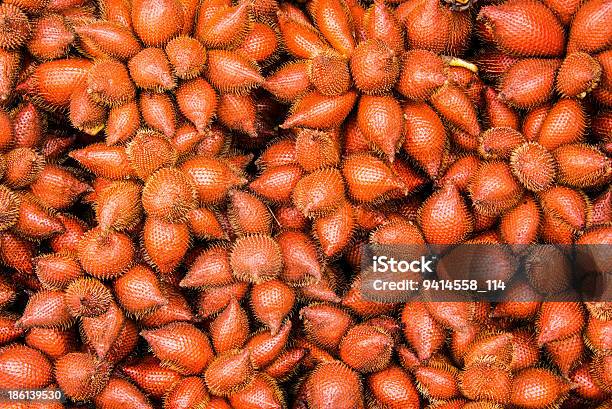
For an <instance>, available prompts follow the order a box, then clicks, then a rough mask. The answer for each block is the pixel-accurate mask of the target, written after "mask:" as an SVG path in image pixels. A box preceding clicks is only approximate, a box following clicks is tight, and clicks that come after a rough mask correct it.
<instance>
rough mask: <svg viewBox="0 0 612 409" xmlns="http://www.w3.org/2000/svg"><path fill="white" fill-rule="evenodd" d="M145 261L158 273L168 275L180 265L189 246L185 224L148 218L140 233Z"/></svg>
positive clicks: (187, 227) (189, 235) (187, 229)
mask: <svg viewBox="0 0 612 409" xmlns="http://www.w3.org/2000/svg"><path fill="white" fill-rule="evenodd" d="M142 243H143V245H144V249H145V251H146V257H147V260H148V261H149V262H150V263H151V264H152V265H153V266H155V267H156V268H157V269H158V270H159V272H160V273H162V274H170V273H171V272H172V271H174V269H175V268H176V267H177V266H178V265H179V264H180V263H181V261H182V260H183V257H184V256H185V254H186V253H187V250H188V249H189V246H190V244H191V233H190V232H189V226H187V223H171V222H166V221H164V220H161V219H156V218H153V217H148V218H147V220H146V221H145V224H144V227H143V231H142Z"/></svg>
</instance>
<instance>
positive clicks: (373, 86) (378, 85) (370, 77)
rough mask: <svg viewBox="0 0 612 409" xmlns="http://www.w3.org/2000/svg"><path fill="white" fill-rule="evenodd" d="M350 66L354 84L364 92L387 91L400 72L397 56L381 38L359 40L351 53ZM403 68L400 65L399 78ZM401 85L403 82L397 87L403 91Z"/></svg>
mask: <svg viewBox="0 0 612 409" xmlns="http://www.w3.org/2000/svg"><path fill="white" fill-rule="evenodd" d="M350 67H351V74H352V77H353V81H354V82H355V86H356V87H357V88H358V89H359V90H360V91H361V92H363V93H365V94H373V95H378V94H382V93H385V92H388V91H389V90H391V89H392V88H393V86H394V85H395V84H396V82H397V81H398V77H399V74H400V61H399V58H398V56H397V55H396V54H395V52H394V51H393V50H392V49H391V48H389V46H388V45H387V44H385V42H384V41H383V40H381V39H369V40H366V41H362V42H360V43H359V44H358V45H357V48H356V49H355V51H354V52H353V53H352V55H351V59H350ZM405 70H406V68H404V67H402V70H401V72H402V77H401V78H403V76H404V71H405ZM401 78H400V81H401ZM403 86H404V83H402V82H400V84H399V85H398V88H400V90H402V91H403V90H404V89H405V88H402V87H403ZM402 93H403V92H402Z"/></svg>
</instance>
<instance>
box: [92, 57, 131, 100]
mask: <svg viewBox="0 0 612 409" xmlns="http://www.w3.org/2000/svg"><path fill="white" fill-rule="evenodd" d="M87 92H88V93H89V95H90V96H91V98H92V99H93V100H94V101H95V102H98V103H100V104H104V105H107V106H111V107H114V106H118V105H123V104H124V103H126V102H129V101H131V100H133V99H134V97H135V96H136V90H135V89H134V84H133V83H132V80H131V79H130V76H129V74H128V70H127V68H126V67H125V65H124V64H122V63H121V62H119V61H117V60H111V59H106V60H100V61H98V62H96V63H95V64H94V65H93V66H92V67H91V69H90V70H89V73H88V75H87Z"/></svg>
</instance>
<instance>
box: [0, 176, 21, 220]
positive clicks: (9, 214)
mask: <svg viewBox="0 0 612 409" xmlns="http://www.w3.org/2000/svg"><path fill="white" fill-rule="evenodd" d="M19 209H20V204H19V196H17V195H16V194H15V193H14V192H13V191H12V190H10V189H9V188H7V187H6V186H4V185H3V186H2V187H0V230H6V229H8V228H10V227H11V226H13V225H14V224H15V223H16V222H17V219H18V217H19Z"/></svg>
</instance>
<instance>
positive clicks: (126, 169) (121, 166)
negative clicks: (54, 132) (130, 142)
mask: <svg viewBox="0 0 612 409" xmlns="http://www.w3.org/2000/svg"><path fill="white" fill-rule="evenodd" d="M68 156H70V157H71V158H72V159H74V160H76V161H78V162H79V163H80V164H81V166H83V167H85V168H86V169H88V170H89V171H90V172H92V173H94V174H95V175H96V176H100V177H103V178H108V179H113V180H119V179H127V178H129V177H130V176H133V175H134V171H133V170H132V168H131V167H130V164H129V162H128V156H127V154H126V152H125V148H123V147H122V146H106V145H104V144H102V143H94V144H91V145H88V146H86V147H85V148H82V149H75V150H72V151H70V153H69V154H68Z"/></svg>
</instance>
